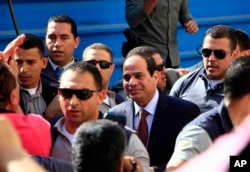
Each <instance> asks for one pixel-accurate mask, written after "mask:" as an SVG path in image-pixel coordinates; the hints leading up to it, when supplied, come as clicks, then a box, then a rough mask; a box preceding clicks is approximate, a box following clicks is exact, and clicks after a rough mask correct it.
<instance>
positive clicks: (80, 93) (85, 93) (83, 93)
mask: <svg viewBox="0 0 250 172" xmlns="http://www.w3.org/2000/svg"><path fill="white" fill-rule="evenodd" d="M94 92H98V91H97V90H89V89H81V90H72V89H68V88H58V93H59V94H60V95H61V96H63V97H64V98H66V99H70V98H71V97H72V96H73V94H74V95H76V97H77V98H78V99H80V100H87V99H89V98H90V97H92V96H93V93H94Z"/></svg>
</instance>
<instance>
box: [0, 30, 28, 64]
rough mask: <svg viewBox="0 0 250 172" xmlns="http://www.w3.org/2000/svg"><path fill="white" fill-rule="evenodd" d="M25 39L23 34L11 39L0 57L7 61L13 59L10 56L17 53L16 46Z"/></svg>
mask: <svg viewBox="0 0 250 172" xmlns="http://www.w3.org/2000/svg"><path fill="white" fill-rule="evenodd" d="M24 39H25V35H24V34H22V35H19V36H18V37H17V38H16V39H14V40H13V41H11V42H10V43H9V44H8V45H7V46H6V48H5V49H4V51H3V54H4V56H0V59H1V60H3V61H5V62H9V60H11V59H10V57H12V55H13V54H14V53H15V50H16V47H17V46H19V45H21V44H22V43H23V41H24Z"/></svg>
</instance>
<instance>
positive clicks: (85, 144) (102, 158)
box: [72, 119, 125, 172]
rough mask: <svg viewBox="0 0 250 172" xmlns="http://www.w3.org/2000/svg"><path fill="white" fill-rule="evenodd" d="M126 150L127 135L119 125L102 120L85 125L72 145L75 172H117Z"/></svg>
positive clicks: (79, 129) (76, 134) (79, 130)
mask: <svg viewBox="0 0 250 172" xmlns="http://www.w3.org/2000/svg"><path fill="white" fill-rule="evenodd" d="M124 149H125V134H124V130H123V128H122V127H121V126H120V125H118V124H117V123H115V122H113V121H110V120H107V119H100V120H96V121H89V122H86V123H83V124H82V125H81V126H80V127H79V128H78V129H77V131H76V133H75V139H74V142H73V145H72V154H73V166H74V170H75V172H82V171H86V172H87V171H88V172H117V171H118V168H119V167H120V164H121V161H122V158H123V155H124Z"/></svg>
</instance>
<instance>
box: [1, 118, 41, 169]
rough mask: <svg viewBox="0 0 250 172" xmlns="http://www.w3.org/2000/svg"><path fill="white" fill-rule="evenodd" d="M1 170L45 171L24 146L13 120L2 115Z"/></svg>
mask: <svg viewBox="0 0 250 172" xmlns="http://www.w3.org/2000/svg"><path fill="white" fill-rule="evenodd" d="M0 128H1V130H0V139H1V142H0V152H1V155H0V171H3V172H33V171H36V172H45V170H44V169H43V168H42V167H41V166H39V165H38V164H37V163H36V162H35V161H34V160H33V159H32V158H30V156H28V155H27V154H26V152H25V151H24V149H23V148H22V144H21V140H20V138H19V136H18V134H17V132H16V131H15V129H14V127H13V126H12V124H11V122H10V121H9V120H8V119H7V118H5V117H4V116H0Z"/></svg>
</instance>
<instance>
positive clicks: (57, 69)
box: [55, 67, 63, 80]
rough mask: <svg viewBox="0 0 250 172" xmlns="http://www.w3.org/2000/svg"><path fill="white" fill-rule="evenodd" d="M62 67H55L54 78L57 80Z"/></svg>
mask: <svg viewBox="0 0 250 172" xmlns="http://www.w3.org/2000/svg"><path fill="white" fill-rule="evenodd" d="M62 71H63V68H62V67H57V68H56V70H55V72H56V79H57V80H59V78H60V76H61V74H62Z"/></svg>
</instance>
